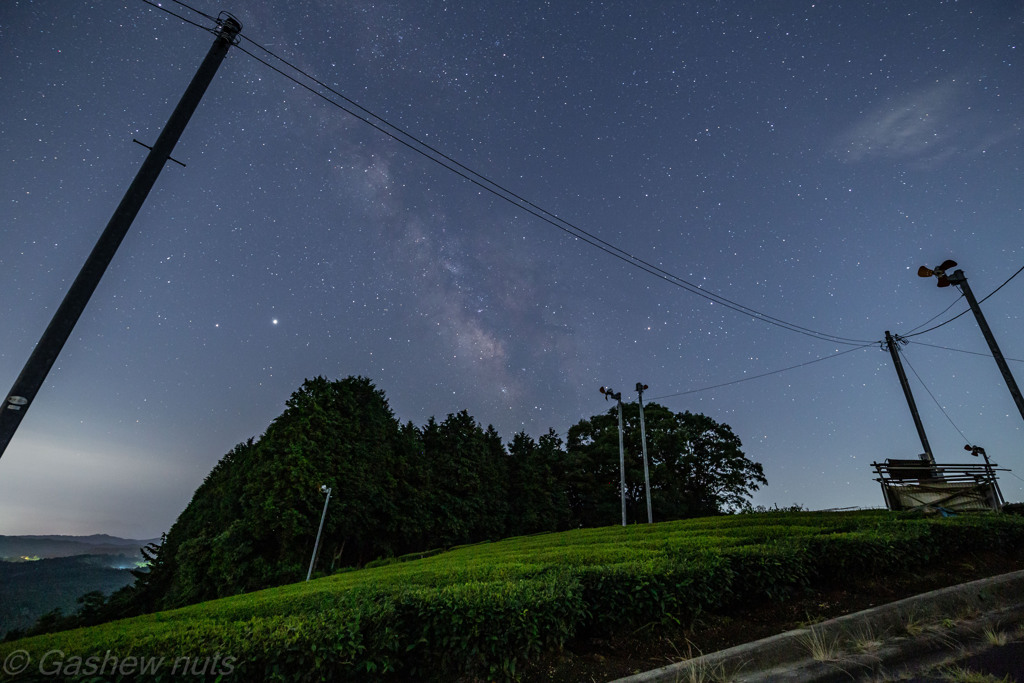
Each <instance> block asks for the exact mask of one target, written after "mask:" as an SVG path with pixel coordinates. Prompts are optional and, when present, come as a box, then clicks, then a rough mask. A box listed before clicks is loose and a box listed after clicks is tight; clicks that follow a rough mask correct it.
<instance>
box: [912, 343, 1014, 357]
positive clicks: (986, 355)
mask: <svg viewBox="0 0 1024 683" xmlns="http://www.w3.org/2000/svg"><path fill="white" fill-rule="evenodd" d="M908 341H909V340H908ZM910 343H911V344H918V345H920V346H930V347H931V348H933V349H943V350H944V351H956V352H957V353H969V354H971V355H972V356H984V357H985V358H995V356H993V355H992V354H991V353H982V352H981V351H967V350H966V349H954V348H953V347H951V346H940V345H938V344H926V343H925V342H919V341H913V342H910ZM1003 358H1006V356H1003ZM1006 360H1012V361H1014V362H1015V363H1024V360H1021V359H1020V358H1006Z"/></svg>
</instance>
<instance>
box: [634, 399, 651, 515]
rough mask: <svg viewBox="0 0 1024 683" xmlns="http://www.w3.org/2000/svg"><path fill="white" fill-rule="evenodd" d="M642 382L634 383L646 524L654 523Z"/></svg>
mask: <svg viewBox="0 0 1024 683" xmlns="http://www.w3.org/2000/svg"><path fill="white" fill-rule="evenodd" d="M648 388H650V387H648V386H647V385H646V384H644V383H643V382H637V383H636V393H637V396H639V397H640V443H641V444H642V448H643V452H644V488H645V489H646V491H647V523H648V524H652V523H653V522H654V513H653V512H651V475H650V472H649V470H648V469H647V428H646V427H645V426H644V389H648Z"/></svg>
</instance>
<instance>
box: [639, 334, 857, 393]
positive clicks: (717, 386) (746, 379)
mask: <svg viewBox="0 0 1024 683" xmlns="http://www.w3.org/2000/svg"><path fill="white" fill-rule="evenodd" d="M876 343H877V342H871V343H870V344H864V345H862V346H858V347H856V348H853V349H846V350H845V351H840V352H838V353H833V354H832V355H830V356H822V357H821V358H815V359H814V360H809V361H807V362H806V363H799V364H798V365H790V366H789V367H788V368H781V369H779V370H772V371H770V372H762V373H761V374H759V375H752V376H750V377H741V378H740V379H734V380H732V381H731V382H723V383H722V384H714V385H711V386H709V387H701V388H700V389H690V390H689V391H680V392H678V393H675V394H664V395H662V396H653V397H651V400H652V401H657V400H659V399H663V398H674V397H676V396H686V395H688V394H696V393H699V392H702V391H711V390H712V389H721V388H722V387H728V386H732V385H733V384H740V383H741V382H749V381H751V380H755V379H761V378H762V377H768V376H770V375H778V374H780V373H783V372H788V371H789V370H796V369H797V368H803V367H806V366H808V365H814V364H815V363H820V362H821V361H823V360H829V359H832V358H838V357H839V356H842V355H845V354H847V353H852V352H854V351H860V350H861V349H869V348H871V347H873V346H874V345H875V344H876Z"/></svg>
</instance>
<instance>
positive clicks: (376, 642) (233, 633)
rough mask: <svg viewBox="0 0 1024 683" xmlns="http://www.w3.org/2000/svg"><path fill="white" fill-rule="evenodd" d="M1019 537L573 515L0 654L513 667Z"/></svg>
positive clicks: (446, 669)
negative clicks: (587, 525) (611, 521)
mask: <svg viewBox="0 0 1024 683" xmlns="http://www.w3.org/2000/svg"><path fill="white" fill-rule="evenodd" d="M994 543H995V544H997V545H993V544H994ZM1022 543H1024V519H1021V518H1020V517H1013V516H1000V515H979V516H972V517H965V516H961V517H957V518H951V519H924V518H919V517H914V516H909V515H898V514H894V513H888V512H884V511H870V512H857V513H849V512H846V513H809V512H785V513H782V512H780V513H762V514H747V515H733V516H716V517H709V518H699V519H691V520H682V521H675V522H664V523H659V524H654V525H635V526H630V527H625V528H623V527H621V526H612V527H603V528H594V529H577V530H572V531H567V532H562V533H554V534H539V535H533V536H520V537H516V538H509V539H506V540H504V541H499V542H494V543H481V544H475V545H469V546H465V547H463V548H460V549H457V550H452V551H449V552H445V553H439V554H433V555H430V556H429V557H419V558H405V559H404V560H403V561H395V562H392V563H389V564H384V565H381V566H377V567H373V568H366V569H362V570H358V571H347V572H343V573H338V574H335V575H333V576H330V577H326V578H323V579H319V580H317V581H312V582H309V583H304V582H303V583H295V584H291V585H287V586H281V587H278V588H272V589H267V590H263V591H258V592H254V593H248V594H245V595H237V596H234V597H229V598H224V599H221V600H215V601H211V602H205V603H201V604H198V605H193V606H191V607H186V608H182V609H177V610H171V611H166V612H160V613H157V614H151V615H146V616H141V617H136V618H133V619H130V620H126V621H120V622H115V623H109V624H104V625H100V626H95V627H92V628H89V629H79V630H76V631H68V632H64V633H60V634H51V635H43V636H37V637H35V638H29V639H25V640H20V641H16V642H12V643H5V644H2V645H0V659H3V658H4V657H6V655H7V654H8V653H10V652H12V651H14V650H18V649H24V650H27V651H28V652H29V653H30V654H32V655H33V656H35V657H38V656H39V655H40V654H41V653H43V652H47V651H49V650H52V649H55V648H59V649H61V650H63V651H65V652H74V653H75V654H76V655H79V656H83V657H84V656H88V655H91V654H99V655H102V654H103V653H105V652H107V651H108V650H109V651H111V652H118V653H120V654H121V655H122V656H125V655H127V654H129V653H131V654H133V655H136V656H162V657H165V658H167V660H168V661H172V660H174V659H176V658H180V657H191V658H193V659H195V658H199V657H212V656H214V655H216V654H219V655H221V656H222V657H225V656H230V657H231V658H232V661H231V663H232V667H233V674H232V675H233V676H237V677H239V680H268V681H275V680H276V681H292V680H299V681H303V680H310V681H327V680H425V681H431V680H455V679H459V678H466V679H474V678H476V679H486V680H515V679H516V677H517V673H518V672H521V670H522V667H523V664H524V663H525V662H527V661H529V660H532V659H535V658H536V657H537V656H538V655H540V654H542V653H545V652H553V651H557V650H558V649H559V648H560V647H562V646H563V645H564V644H565V643H566V642H567V640H568V639H570V638H572V637H574V636H583V635H587V634H600V633H607V632H610V631H617V632H621V630H622V629H633V630H636V629H640V628H650V627H656V626H657V625H659V624H678V623H686V620H689V619H692V618H693V617H695V616H697V615H700V614H702V613H715V612H721V611H723V610H729V609H736V608H741V607H742V606H745V605H748V604H751V603H752V602H756V601H761V600H783V599H786V598H787V597H789V596H792V595H795V594H798V593H800V592H802V591H807V590H813V589H815V588H816V587H820V586H823V585H828V584H829V583H831V582H832V580H833V579H834V578H835V577H836V576H837V575H839V576H849V575H850V574H851V573H853V572H856V573H858V574H861V575H863V574H866V573H898V572H900V571H909V570H912V569H913V567H915V566H918V565H919V564H920V563H921V562H926V561H927V558H929V557H935V556H938V555H940V554H948V553H950V552H953V551H955V552H958V553H961V554H969V553H971V552H975V551H978V550H997V551H999V550H1004V551H1005V552H1007V553H1010V552H1016V551H1015V549H1016V548H1019V547H1021V546H1022ZM213 679H214V677H213V676H212V675H210V676H208V677H207V679H206V680H213ZM163 680H173V677H165V678H164V679H163ZM196 680H200V678H196Z"/></svg>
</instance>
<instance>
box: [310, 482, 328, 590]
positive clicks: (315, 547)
mask: <svg viewBox="0 0 1024 683" xmlns="http://www.w3.org/2000/svg"><path fill="white" fill-rule="evenodd" d="M320 493H326V494H327V498H325V499H324V511H323V514H321V515H320V528H319V529H317V530H316V543H314V544H313V557H311V558H309V571H308V572H306V581H309V579H310V577H311V576H313V564H314V563H315V562H316V551H317V550H318V549H319V548H320V533H321V532H322V531H323V530H324V520H325V519H327V504H328V503H330V502H331V489H330V488H328V487H327V484H323V485H321V486H320Z"/></svg>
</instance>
